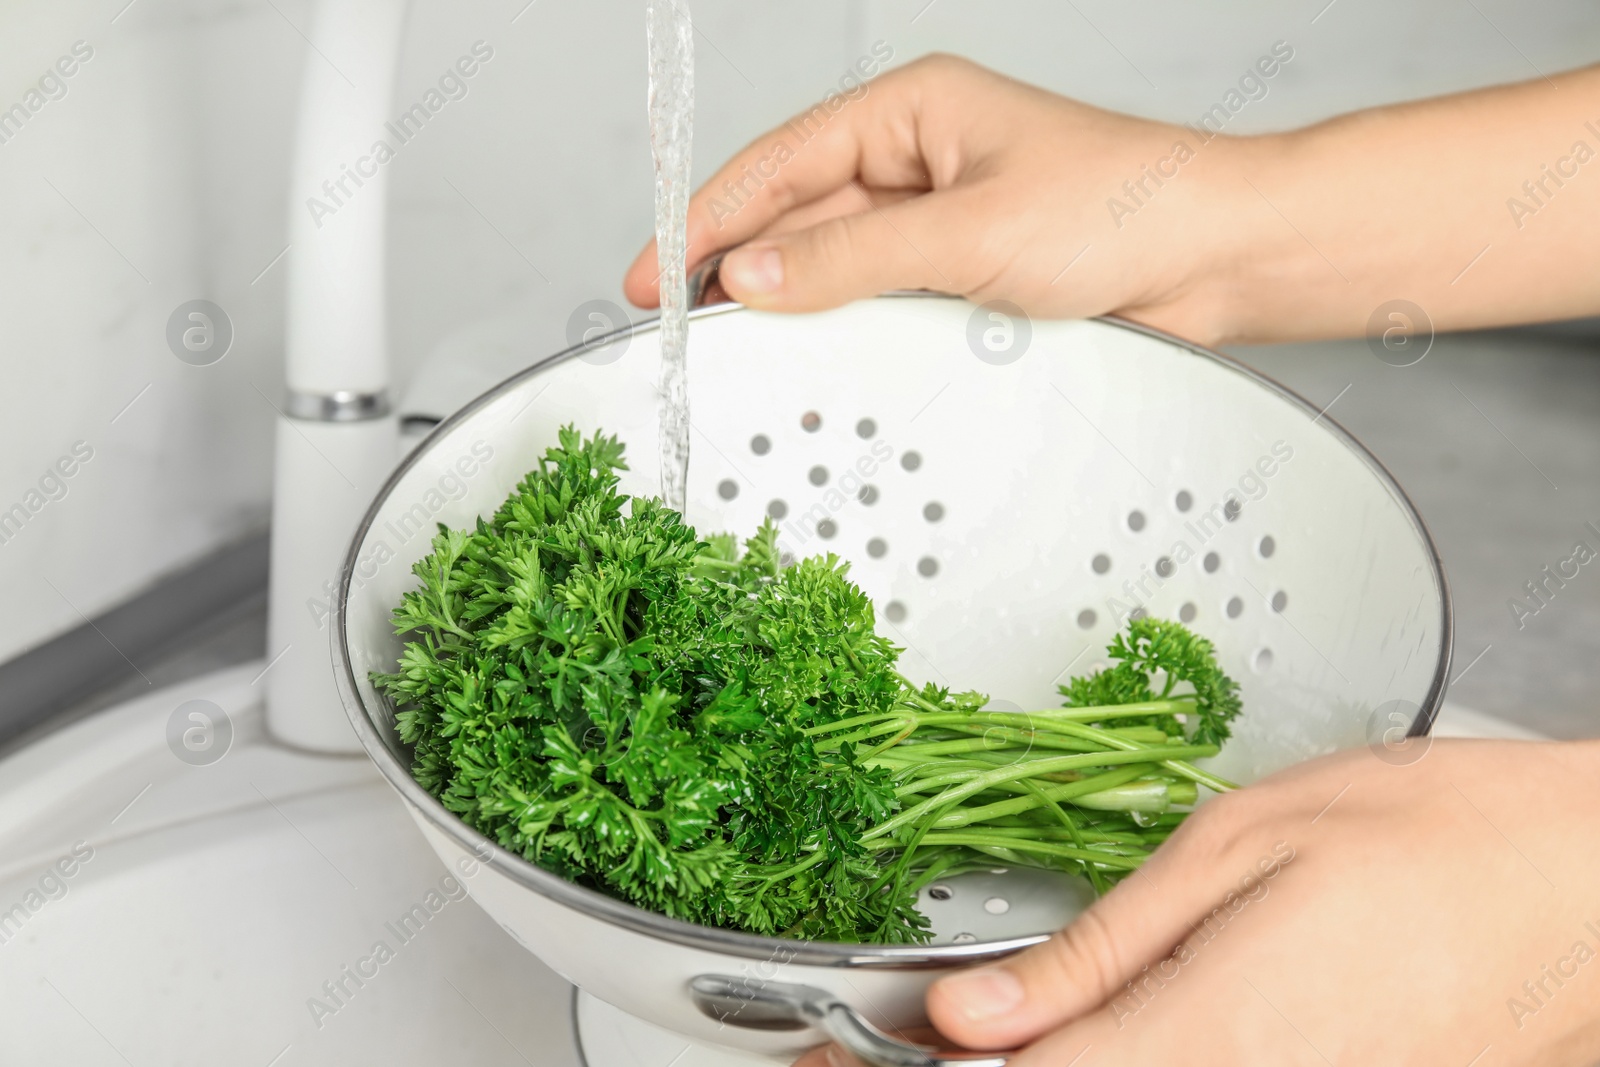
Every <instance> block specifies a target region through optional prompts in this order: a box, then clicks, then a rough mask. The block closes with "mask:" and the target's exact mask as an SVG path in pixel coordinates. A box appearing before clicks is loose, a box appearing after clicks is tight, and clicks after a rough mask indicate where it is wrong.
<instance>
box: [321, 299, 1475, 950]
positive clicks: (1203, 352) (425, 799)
mask: <svg viewBox="0 0 1600 1067" xmlns="http://www.w3.org/2000/svg"><path fill="white" fill-rule="evenodd" d="M884 297H889V298H907V297H916V298H921V299H949V300H959V299H962V298H961V297H955V296H947V295H945V294H940V293H929V292H920V291H919V292H894V293H885V294H884ZM880 299H881V298H880ZM742 310H744V307H743V305H740V304H736V303H731V302H730V303H720V304H713V305H709V306H706V307H700V308H695V309H693V310H691V311H690V313H689V317H690V318H691V319H701V318H709V317H712V316H716V315H726V314H729V313H733V312H737V311H742ZM1098 321H1101V322H1104V323H1106V324H1108V325H1111V326H1116V327H1118V328H1119V329H1125V330H1130V331H1132V332H1135V333H1141V334H1144V335H1146V336H1149V337H1153V338H1156V339H1157V340H1161V341H1164V342H1166V343H1168V344H1172V345H1176V346H1178V347H1179V348H1182V349H1185V350H1187V351H1188V352H1190V353H1192V354H1193V355H1197V356H1200V357H1202V358H1205V359H1209V360H1212V361H1214V362H1216V363H1219V364H1221V365H1222V366H1224V367H1226V368H1228V369H1229V370H1232V371H1234V372H1236V373H1239V374H1243V375H1245V376H1246V377H1248V378H1250V379H1251V380H1253V381H1255V382H1256V383H1257V384H1259V385H1261V386H1262V387H1263V388H1266V389H1268V390H1270V391H1272V392H1274V393H1276V394H1278V395H1279V396H1281V397H1283V398H1284V399H1285V400H1288V401H1289V402H1290V403H1293V404H1296V405H1298V406H1299V407H1301V408H1303V409H1304V410H1305V411H1306V412H1307V413H1308V414H1310V415H1312V416H1313V417H1314V418H1315V421H1318V422H1321V423H1325V424H1326V425H1327V427H1328V429H1329V431H1330V432H1331V433H1333V434H1334V435H1335V436H1336V437H1338V438H1340V439H1341V440H1342V441H1343V443H1344V444H1345V446H1346V447H1348V448H1349V449H1350V450H1351V451H1352V452H1354V453H1355V454H1356V455H1357V456H1359V457H1360V458H1361V459H1362V460H1364V461H1365V462H1366V463H1367V464H1368V466H1370V467H1371V468H1372V470H1373V473H1374V474H1375V475H1376V476H1377V477H1378V479H1379V480H1380V481H1381V482H1382V483H1383V484H1384V485H1385V487H1386V488H1387V489H1388V490H1389V492H1391V493H1392V494H1394V496H1395V498H1396V500H1398V501H1399V503H1400V505H1401V508H1402V510H1403V511H1404V512H1405V514H1406V516H1407V517H1408V518H1409V519H1410V520H1411V523H1412V525H1413V526H1414V527H1415V529H1416V532H1417V536H1418V537H1420V538H1421V539H1422V543H1423V544H1424V546H1426V548H1427V552H1428V558H1429V560H1430V562H1431V563H1432V565H1433V574H1434V579H1435V580H1436V581H1437V582H1438V586H1439V600H1440V611H1441V613H1442V615H1443V618H1442V620H1441V642H1442V646H1443V654H1442V655H1441V656H1440V658H1439V664H1438V668H1437V670H1436V671H1435V673H1434V677H1433V679H1432V681H1431V682H1430V684H1429V687H1428V695H1427V697H1426V698H1425V699H1424V700H1423V702H1422V706H1421V708H1420V709H1419V710H1418V712H1417V716H1416V718H1415V719H1414V720H1413V721H1412V723H1411V727H1410V729H1409V730H1408V731H1407V734H1408V736H1412V737H1416V736H1421V735H1423V734H1426V733H1427V732H1428V730H1429V729H1430V728H1431V727H1432V726H1433V720H1434V718H1435V716H1437V714H1438V711H1439V706H1440V705H1441V704H1442V703H1443V702H1444V692H1445V688H1446V686H1447V684H1448V680H1449V673H1450V662H1451V654H1452V650H1453V648H1454V644H1455V640H1454V631H1455V625H1454V617H1453V613H1452V610H1451V603H1450V586H1449V583H1448V582H1447V581H1446V579H1445V573H1444V563H1443V561H1442V560H1441V559H1440V558H1439V551H1438V548H1437V547H1436V546H1435V544H1434V541H1433V535H1432V534H1431V533H1430V532H1429V531H1428V527H1427V524H1426V523H1425V522H1423V520H1422V516H1421V515H1420V514H1419V513H1418V512H1417V509H1416V506H1415V505H1414V504H1412V502H1411V498H1410V497H1409V496H1407V495H1406V492H1405V490H1404V489H1402V488H1401V487H1400V484H1399V483H1398V482H1396V481H1395V479H1394V475H1392V474H1390V473H1389V469H1388V468H1387V467H1385V466H1384V465H1383V463H1382V462H1381V461H1380V460H1379V459H1378V458H1377V457H1376V456H1374V455H1373V454H1372V453H1371V452H1370V451H1369V450H1368V449H1367V447H1366V446H1365V445H1363V444H1362V443H1361V442H1360V441H1359V440H1357V439H1356V437H1355V435H1353V434H1352V433H1350V431H1348V430H1346V429H1345V428H1344V427H1343V426H1341V425H1340V424H1339V423H1338V422H1336V421H1335V420H1334V419H1333V418H1331V417H1330V416H1329V415H1328V414H1327V413H1326V412H1325V411H1320V410H1319V409H1318V408H1317V407H1316V405H1314V404H1312V403H1311V402H1310V401H1308V400H1306V399H1305V398H1304V397H1302V396H1300V395H1299V394H1298V393H1296V392H1294V391H1293V390H1292V389H1289V388H1287V387H1286V386H1284V385H1282V384H1280V383H1279V382H1277V381H1275V380H1273V379H1272V378H1269V377H1267V376H1266V375H1265V374H1262V373H1261V372H1260V371H1257V370H1255V369H1254V368H1252V367H1249V366H1247V365H1245V364H1244V363H1241V362H1240V361H1238V360H1236V359H1233V358H1232V357H1230V356H1226V355H1223V354H1222V353H1220V352H1213V351H1211V350H1210V349H1208V348H1204V347H1202V346H1200V345H1196V344H1193V343H1192V342H1189V341H1185V340H1184V339H1183V338H1181V337H1175V336H1173V335H1172V334H1169V333H1165V332H1163V331H1161V330H1157V329H1154V328H1152V327H1149V326H1145V325H1142V324H1140V323H1136V322H1131V321H1129V320H1127V319H1123V318H1119V317H1116V316H1101V317H1100V318H1099V319H1098ZM659 324H660V317H659V316H654V317H651V318H645V319H641V320H639V321H638V322H635V323H631V324H629V325H627V326H624V327H622V328H620V329H617V330H613V331H611V332H610V333H607V334H605V335H603V336H601V337H597V338H594V339H591V340H589V341H587V342H585V343H583V344H579V345H574V346H572V347H571V348H567V349H564V350H562V351H560V352H557V353H555V354H554V355H552V356H549V357H546V358H545V359H542V360H539V361H538V362H537V363H534V364H532V365H530V366H529V367H527V368H526V369H524V370H522V371H519V372H518V373H516V374H514V375H512V376H511V377H509V378H507V379H506V380H505V381H503V382H500V383H499V384H498V385H495V386H494V387H493V388H491V389H489V390H487V391H486V392H484V393H483V394H481V395H480V396H478V397H477V398H476V399H474V400H473V401H471V402H470V403H468V404H467V405H466V406H464V407H462V408H461V409H460V410H459V411H457V412H455V413H454V414H452V415H450V416H449V417H448V418H446V419H445V420H444V421H442V422H440V423H439V424H438V425H437V426H436V427H434V429H433V431H432V432H431V433H429V434H428V436H427V437H425V438H424V439H423V440H422V441H421V442H420V443H419V444H418V445H417V446H416V447H415V448H413V449H412V450H411V452H410V453H409V454H408V455H407V456H406V458H405V459H404V460H402V461H401V462H400V464H399V466H397V467H396V468H395V470H394V472H393V473H392V474H390V476H389V478H388V479H387V480H386V481H385V482H384V483H383V487H382V488H381V489H380V490H379V491H378V494H377V495H376V496H375V497H374V498H373V502H372V504H371V506H370V507H368V509H367V511H366V514H365V515H363V516H362V519H361V523H360V525H359V526H357V528H356V532H355V535H354V538H353V539H352V541H351V544H350V549H349V552H348V553H347V554H346V557H345V561H344V569H343V571H342V573H341V576H340V580H339V595H338V597H337V598H336V600H335V603H334V610H333V634H334V641H335V646H334V660H335V662H334V667H335V670H334V675H335V680H336V682H337V685H338V688H339V695H340V698H341V702H342V703H343V704H344V706H345V713H346V714H347V715H348V716H349V718H350V722H351V724H352V726H354V728H355V732H356V735H357V737H358V738H359V739H360V741H361V745H362V747H363V748H364V749H365V750H366V752H367V755H368V757H369V758H370V759H371V760H372V761H373V763H375V764H376V765H377V767H378V770H379V771H380V772H382V774H383V776H384V778H386V779H387V780H388V782H389V784H390V785H391V786H393V787H394V789H395V791H396V792H398V793H399V794H400V795H401V796H402V797H403V798H404V799H405V800H406V801H408V802H409V803H410V804H411V805H412V806H413V807H415V808H416V809H417V810H418V811H420V812H422V813H423V815H425V816H426V817H427V819H428V821H429V822H430V823H432V824H433V825H434V826H435V827H436V828H437V829H439V830H440V831H441V832H443V833H444V834H445V835H446V836H447V837H450V838H451V839H453V840H454V841H455V842H456V843H457V844H459V845H460V846H461V847H462V848H464V849H466V850H467V851H468V852H471V853H473V854H474V855H476V856H477V857H478V858H479V860H480V862H483V863H485V864H486V865H487V866H489V867H492V868H493V869H495V870H496V871H498V872H499V873H501V874H503V875H505V876H506V877H508V878H510V879H512V880H513V881H515V882H517V883H519V884H520V885H523V886H525V887H526V888H528V889H530V890H532V891H533V892H535V893H538V894H540V895H541V896H544V897H547V898H549V899H551V900H554V901H555V902H557V903H559V904H563V905H565V906H567V907H570V908H573V909H575V910H577V911H580V912H583V913H585V914H588V915H591V916H593V917H595V918H599V919H602V920H604V921H606V922H609V923H612V924H613V925H616V926H620V927H623V928H624V929H628V930H631V931H634V932H636V933H640V934H644V935H646V936H649V937H654V938H657V939H659V940H662V941H667V942H670V943H673V944H678V945H683V946H686V947H689V948H697V949H702V950H706V951H711V952H720V953H724V954H726V955H730V956H736V957H739V958H743V959H763V960H776V961H782V962H786V963H796V964H802V965H808V966H824V967H871V968H929V967H935V968H943V967H953V966H960V965H962V964H967V963H975V962H979V961H982V960H989V959H996V958H998V957H1001V956H1006V955H1010V954H1011V953H1013V952H1016V951H1018V950H1020V949H1023V948H1027V947H1028V946H1030V945H1036V944H1038V943H1040V942H1041V941H1044V940H1046V939H1047V938H1048V937H1049V935H1048V934H1029V935H1026V936H1023V937H1012V938H1007V939H1004V940H1001V941H976V942H969V943H965V944H945V945H849V944H837V943H832V942H814V941H799V940H793V939H788V938H776V937H760V936H757V935H755V934H746V933H740V932H738V931H735V930H724V929H720V928H717V927H710V926H698V925H695V924H694V923H687V922H683V921H681V920H679V919H671V918H668V917H667V916H665V915H660V914H657V913H655V912H651V911H646V910H644V909H643V908H638V907H635V906H634V905H632V904H627V903H625V902H623V901H620V900H617V899H616V898H614V897H610V896H606V895H605V894H604V893H600V892H598V891H596V890H593V889H588V888H585V887H583V886H580V885H577V884H575V883H573V882H569V881H567V880H566V879H564V878H562V877H561V876H560V875H557V874H554V873H552V872H550V871H547V870H545V869H544V868H542V867H539V866H537V865H536V864H534V863H531V862H529V861H528V860H525V859H523V858H522V857H521V856H519V855H517V854H516V853H513V852H508V851H506V850H505V849H503V848H501V847H500V846H498V845H496V844H495V843H494V842H492V841H490V840H489V839H488V838H487V837H484V836H483V835H482V834H480V833H478V832H477V831H476V830H474V829H472V828H471V827H470V826H468V825H467V824H466V823H464V822H462V821H461V820H460V819H459V818H457V817H456V816H455V815H454V814H452V813H451V812H450V811H449V810H447V809H446V808H445V806H444V805H443V804H441V803H440V802H439V801H438V799H437V798H435V797H434V796H433V795H432V794H431V793H429V792H428V791H427V790H425V789H423V788H422V786H420V785H419V784H417V781H416V779H414V778H413V777H412V776H411V771H410V768H409V767H407V766H406V765H405V764H404V763H402V762H401V761H400V760H399V759H398V758H397V757H396V755H395V753H394V752H393V751H391V750H390V748H389V746H388V744H387V743H385V741H384V739H383V737H382V735H381V734H380V733H379V731H378V728H377V726H376V725H375V723H374V722H373V719H372V714H373V711H374V709H371V708H369V707H368V706H367V704H366V701H364V700H363V699H361V695H360V692H361V691H360V687H359V686H358V684H357V682H356V677H355V669H354V667H353V666H352V665H351V662H350V648H349V642H348V639H347V636H346V632H345V625H344V619H345V605H346V603H347V602H348V599H349V596H350V582H351V579H352V577H353V576H354V575H355V574H356V570H357V564H358V562H359V555H360V550H361V545H362V543H363V542H364V541H365V540H366V537H367V533H368V531H369V530H371V528H372V525H373V523H374V522H375V521H376V519H377V516H378V512H379V509H380V508H381V507H382V506H383V504H384V502H385V501H386V500H388V498H389V495H390V493H392V492H393V491H394V489H395V487H396V486H397V485H398V484H399V483H400V481H401V479H403V478H404V477H405V475H406V474H407V472H409V471H410V470H411V468H412V467H413V466H415V465H416V464H417V462H418V461H419V460H420V459H421V457H422V456H423V455H425V454H426V453H427V452H428V450H429V449H430V448H431V447H432V445H433V444H434V442H436V441H438V440H439V439H441V438H443V437H444V435H446V434H448V433H449V432H450V431H452V430H454V429H455V428H456V427H457V426H459V425H460V424H461V423H463V422H465V421H466V420H467V419H469V418H471V417H472V416H473V415H474V414H476V413H477V412H478V411H480V410H481V409H482V408H484V407H485V406H487V405H488V404H489V403H491V402H493V401H494V400H495V399H497V398H498V397H500V396H501V395H502V394H503V393H506V392H507V391H509V390H511V389H514V388H516V387H517V386H519V385H521V384H522V383H523V382H524V381H526V380H527V379H529V378H531V377H534V376H536V375H538V374H541V373H543V372H544V371H546V370H549V369H550V368H551V367H554V366H556V365H558V364H560V363H563V362H565V361H566V360H569V359H572V358H575V357H577V356H580V355H582V354H583V353H584V352H588V351H591V350H593V349H595V348H600V347H603V346H605V345H606V344H608V343H610V342H611V341H613V340H615V339H617V338H619V337H622V336H635V335H638V334H641V333H646V332H648V331H650V330H652V329H656V328H658V327H659Z"/></svg>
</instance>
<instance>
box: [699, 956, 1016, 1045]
mask: <svg viewBox="0 0 1600 1067" xmlns="http://www.w3.org/2000/svg"><path fill="white" fill-rule="evenodd" d="M689 992H690V995H691V996H692V997H693V998H694V1003H695V1006H696V1007H697V1008H699V1009H700V1011H701V1012H702V1013H703V1014H705V1015H707V1016H709V1017H710V1018H712V1019H715V1020H717V1021H718V1022H720V1023H722V1024H723V1025H725V1026H739V1027H743V1028H745V1029H749V1030H801V1029H805V1028H806V1027H812V1028H815V1029H817V1030H821V1031H822V1032H823V1033H825V1034H827V1035H828V1036H829V1037H831V1038H832V1039H833V1040H834V1041H836V1042H838V1043H839V1044H840V1045H843V1046H844V1047H845V1048H846V1049H848V1050H849V1051H850V1052H851V1053H852V1054H853V1055H854V1056H855V1057H856V1059H858V1060H860V1061H861V1062H862V1063H865V1064H869V1065H870V1067H1005V1063H1006V1057H1007V1055H1008V1054H1006V1053H995V1052H944V1051H940V1050H937V1049H932V1048H928V1047H926V1046H923V1045H913V1044H911V1043H910V1042H909V1041H901V1040H898V1039H896V1038H893V1037H890V1036H889V1035H888V1034H886V1033H884V1032H883V1031H882V1030H879V1029H878V1028H877V1027H876V1026H873V1025H872V1024H871V1023H869V1022H868V1021H867V1020H866V1019H864V1018H862V1016H861V1013H860V1012H858V1011H856V1010H855V1009H854V1008H852V1007H851V1006H850V1005H848V1004H846V1003H845V1002H844V1001H842V1000H840V999H839V998H838V997H836V996H834V995H833V994H832V993H829V992H828V991H827V990H825V989H818V988H816V987H815V986H808V985H795V984H792V983H789V982H768V981H764V980H761V979H751V978H731V977H729V976H727V975H723V974H702V975H701V976H700V977H698V978H695V979H693V980H692V981H690V983H689Z"/></svg>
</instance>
